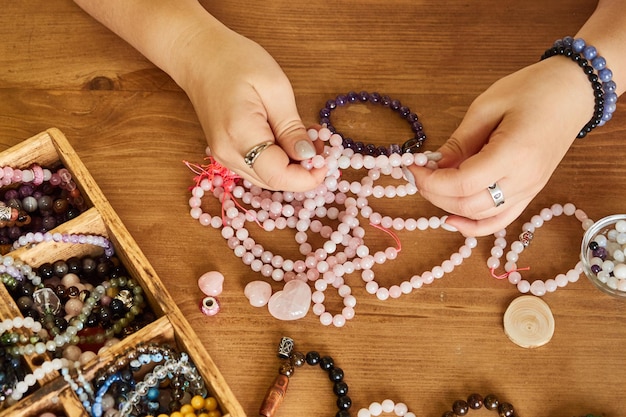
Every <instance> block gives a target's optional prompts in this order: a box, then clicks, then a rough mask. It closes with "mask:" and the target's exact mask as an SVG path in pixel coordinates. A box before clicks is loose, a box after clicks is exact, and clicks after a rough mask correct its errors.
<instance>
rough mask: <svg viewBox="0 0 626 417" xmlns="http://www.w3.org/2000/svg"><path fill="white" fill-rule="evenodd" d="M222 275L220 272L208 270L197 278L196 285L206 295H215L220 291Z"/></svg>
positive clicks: (222, 281)
mask: <svg viewBox="0 0 626 417" xmlns="http://www.w3.org/2000/svg"><path fill="white" fill-rule="evenodd" d="M223 284H224V275H222V273H221V272H217V271H209V272H205V273H204V274H202V276H201V277H200V278H198V287H200V291H202V292H203V293H205V294H206V295H209V296H213V297H216V296H218V295H220V294H221V293H222V288H223Z"/></svg>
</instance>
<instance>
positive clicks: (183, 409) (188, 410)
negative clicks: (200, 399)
mask: <svg viewBox="0 0 626 417" xmlns="http://www.w3.org/2000/svg"><path fill="white" fill-rule="evenodd" d="M180 413H181V414H182V415H183V416H185V414H189V413H194V414H195V413H196V410H194V408H193V407H192V406H191V404H185V405H183V406H182V407H180ZM185 417H186V416H185Z"/></svg>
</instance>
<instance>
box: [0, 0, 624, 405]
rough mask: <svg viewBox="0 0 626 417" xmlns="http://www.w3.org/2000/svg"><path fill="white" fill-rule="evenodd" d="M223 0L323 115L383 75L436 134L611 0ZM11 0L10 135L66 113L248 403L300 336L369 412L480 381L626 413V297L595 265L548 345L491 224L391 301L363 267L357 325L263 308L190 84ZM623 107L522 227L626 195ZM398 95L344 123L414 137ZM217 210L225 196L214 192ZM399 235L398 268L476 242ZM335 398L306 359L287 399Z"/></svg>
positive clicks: (598, 211)
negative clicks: (335, 100)
mask: <svg viewBox="0 0 626 417" xmlns="http://www.w3.org/2000/svg"><path fill="white" fill-rule="evenodd" d="M205 3H206V7H207V8H208V9H209V10H210V11H211V12H212V13H213V14H214V15H215V16H216V17H217V18H219V19H220V20H222V21H223V22H224V23H226V24H227V25H229V26H230V27H231V28H233V29H235V30H236V31H238V32H240V33H241V34H243V35H245V36H248V37H250V38H252V39H254V40H255V41H257V42H259V43H260V44H261V45H263V46H264V47H265V48H266V49H267V50H268V51H269V52H270V53H271V54H272V55H273V56H274V57H275V59H276V60H277V61H278V63H279V64H280V65H281V66H282V68H283V69H284V71H285V72H286V74H287V75H288V77H289V78H290V80H291V81H292V83H293V88H294V92H295V95H296V99H297V103H298V106H299V110H300V113H301V116H302V118H303V120H304V121H305V123H306V124H312V123H315V122H316V121H317V113H318V110H319V109H320V108H321V107H322V106H323V104H324V103H325V101H326V100H327V99H329V98H332V97H334V96H336V95H337V94H340V93H347V92H348V91H351V90H354V91H361V90H366V91H378V92H381V93H385V94H389V95H390V96H392V97H394V98H398V99H399V100H401V101H402V102H403V103H404V104H406V105H408V106H409V107H411V109H413V110H414V111H415V112H416V113H417V114H418V115H419V116H420V118H421V120H422V121H423V123H424V128H425V131H426V133H427V135H428V137H429V139H428V142H427V148H428V149H436V148H437V147H438V146H439V145H440V144H441V143H443V142H444V141H445V139H446V138H447V137H448V136H449V135H450V133H451V132H452V131H453V130H454V128H455V126H457V125H458V124H459V122H460V121H461V118H462V117H463V114H464V112H465V110H466V109H467V107H468V106H469V104H470V103H471V101H472V100H473V99H474V98H475V97H476V96H477V95H478V94H479V93H481V92H482V91H484V89H486V88H487V87H488V86H489V85H490V84H491V83H493V82H494V81H496V80H497V79H499V78H500V77H502V76H505V75H507V74H509V73H511V72H513V71H515V70H517V69H519V68H521V67H523V66H525V65H528V64H530V63H532V62H535V61H536V60H538V58H539V56H540V55H541V53H542V52H543V51H544V50H545V49H546V48H547V47H549V46H550V45H551V43H552V42H553V40H554V39H557V38H560V37H563V36H565V35H569V34H574V33H575V32H576V31H577V29H578V28H579V26H580V25H582V23H583V22H584V21H585V20H586V18H587V17H588V15H589V14H590V13H591V12H592V10H593V8H594V7H595V2H593V1H582V0H574V1H565V0H554V1H550V2H547V1H536V0H529V1H523V2H513V1H508V0H504V1H502V0H482V1H478V2H467V1H460V0H450V1H445V2H441V1H426V0H411V1H409V0H384V1H380V0H379V1H374V0H354V1H338V2H332V3H331V2H319V1H301V0H289V1H287V0H273V1H267V0H265V1H256V0H246V1H243V0H231V1H221V2H210V1H205ZM3 10H4V11H3V13H2V14H0V60H1V61H0V146H1V147H2V149H4V148H8V147H10V146H12V145H14V144H16V143H18V142H20V141H21V140H23V139H26V138H28V137H30V136H32V135H34V134H36V133H39V132H40V131H43V130H45V129H47V128H49V127H58V128H59V129H61V130H62V131H63V132H64V133H65V135H66V136H67V137H68V139H69V141H70V142H71V144H72V145H73V146H74V148H75V149H76V151H77V153H78V155H79V156H80V158H81V159H82V160H83V162H84V163H85V165H86V166H87V168H88V169H89V170H90V172H91V173H92V175H93V177H94V178H95V180H96V181H97V182H98V184H99V185H100V187H101V188H102V190H103V192H104V194H105V195H106V196H107V197H108V199H109V200H110V203H111V205H112V206H113V208H114V209H115V210H116V211H117V213H118V214H119V216H120V217H121V218H122V220H123V222H124V223H125V225H126V226H127V228H128V229H129V231H130V232H131V234H132V235H133V237H134V238H135V240H136V241H137V243H138V245H139V246H140V248H141V249H142V250H143V251H144V253H145V254H146V256H147V258H148V259H149V261H150V262H151V263H152V265H153V266H154V268H155V269H156V271H157V273H158V274H159V275H160V277H161V278H162V280H163V281H164V282H165V284H166V286H167V288H168V290H169V291H170V292H171V293H172V294H173V296H174V297H175V299H176V300H177V303H178V306H179V307H180V308H181V309H182V310H183V312H184V313H185V314H186V316H187V317H188V318H189V321H190V323H191V324H192V326H193V327H194V329H195V330H196V331H197V332H198V335H199V337H200V338H201V339H202V342H203V344H204V346H206V348H207V350H208V351H209V352H210V354H211V356H212V357H213V359H214V360H215V362H216V363H217V365H218V367H219V368H220V370H221V372H222V374H223V375H224V377H225V379H226V381H227V382H228V384H229V385H230V387H231V389H232V391H233V392H234V394H235V395H236V396H237V398H238V400H239V402H240V403H241V404H242V406H243V408H244V409H245V410H246V412H247V413H248V415H250V416H255V415H257V413H258V408H259V405H260V404H261V401H262V398H263V396H264V394H265V391H266V389H267V388H268V386H269V385H270V384H271V382H272V381H273V379H274V377H275V375H276V372H277V366H278V359H277V357H276V347H277V344H278V341H279V339H280V338H281V336H284V335H287V336H290V337H292V338H294V339H295V341H296V345H297V347H298V349H300V350H302V351H308V350H318V351H319V352H320V353H323V354H327V355H330V356H332V357H333V358H334V359H335V363H336V365H337V366H340V367H341V368H342V369H343V370H344V372H345V375H346V377H345V380H346V382H347V383H348V384H349V387H350V396H351V398H352V400H353V408H352V410H353V413H352V415H356V411H357V410H358V409H359V408H361V407H364V406H367V405H369V404H370V402H372V401H381V400H383V399H385V398H391V399H393V400H394V401H396V402H398V401H403V402H405V403H406V404H407V405H408V406H409V409H410V410H412V411H413V412H414V413H415V414H416V415H418V416H428V417H437V416H440V415H441V414H442V413H443V412H444V411H446V410H448V409H449V407H450V406H451V404H452V402H453V401H455V400H456V399H460V398H465V397H467V396H468V395H469V394H471V393H473V392H478V393H481V394H482V395H486V394H488V393H494V394H496V395H498V396H499V397H500V398H501V399H502V400H506V401H509V402H511V403H512V404H513V405H514V406H515V407H516V409H517V411H518V413H519V415H520V416H523V417H537V416H563V417H570V416H582V415H585V414H587V413H594V414H596V415H602V416H605V417H623V416H624V415H625V413H626V412H625V411H624V410H625V409H626V396H625V395H624V392H625V391H624V387H625V386H626V355H625V353H626V325H625V323H626V304H625V301H624V300H619V299H615V298H612V297H610V296H607V295H605V294H603V293H601V292H600V291H598V290H596V289H595V288H594V287H593V285H592V284H591V283H590V282H589V281H588V280H587V279H586V278H584V277H582V278H581V279H580V280H579V281H578V282H576V283H572V284H570V285H569V286H567V287H566V288H563V289H559V290H558V291H556V292H555V293H551V294H548V295H546V296H545V297H544V298H543V299H544V300H545V301H546V302H547V303H548V304H549V306H550V307H551V309H552V312H553V314H554V317H555V320H556V330H555V334H554V337H553V339H552V340H551V341H550V342H549V343H548V344H547V345H545V346H543V347H540V348H537V349H524V348H521V347H519V346H517V345H515V344H513V343H512V342H511V341H510V340H509V339H508V338H507V336H506V335H505V333H504V330H503V325H502V318H503V313H504V311H505V309H506V307H507V306H508V305H509V303H510V302H511V301H512V300H513V299H515V298H516V297H518V296H519V295H520V294H519V292H518V291H517V289H516V288H515V287H514V286H512V285H511V284H509V283H508V282H504V281H497V280H495V279H494V278H492V277H491V276H490V273H489V271H488V270H487V267H486V259H487V257H488V256H489V251H490V249H491V247H492V245H493V238H492V237H483V238H480V239H479V244H478V247H477V248H476V250H475V251H474V253H473V254H472V256H471V257H470V258H469V259H467V260H466V261H465V262H464V263H463V264H462V265H461V266H460V267H458V268H457V269H455V271H453V273H451V274H449V275H446V276H445V277H444V278H443V279H441V280H438V281H436V282H435V283H433V284H431V285H429V286H425V287H424V288H422V289H420V290H416V291H414V292H413V293H411V294H410V295H407V296H403V297H401V298H400V299H398V300H387V301H378V300H377V299H376V298H375V297H373V296H371V295H369V294H367V293H366V291H365V289H364V285H363V283H362V282H361V280H360V278H359V277H358V276H351V277H348V279H347V281H348V283H349V284H350V285H351V286H352V289H353V293H354V294H355V296H356V298H357V301H358V304H357V308H356V317H355V318H354V319H353V320H352V321H350V322H348V324H347V325H346V326H345V327H343V328H335V327H332V326H331V327H325V326H323V325H321V324H320V323H319V321H318V318H317V316H315V315H313V314H312V313H310V314H309V315H308V316H307V317H305V318H304V319H301V320H299V321H293V322H284V321H278V320H276V319H274V318H273V317H271V316H270V314H269V313H268V311H267V309H266V308H255V307H252V306H250V304H249V303H248V300H247V299H246V297H245V296H244V293H243V289H244V287H245V285H246V284H247V283H248V282H250V281H253V280H258V279H263V278H262V277H261V275H260V274H258V273H254V272H252V271H251V270H250V269H249V268H248V267H247V266H245V265H243V264H242V263H241V261H240V259H239V258H237V257H236V256H235V255H234V254H233V253H232V252H231V251H230V250H229V249H228V248H227V246H226V243H225V241H224V240H223V239H222V238H221V236H220V234H219V232H218V231H216V230H215V229H212V228H204V227H202V226H200V225H199V224H198V223H197V222H196V221H195V220H193V219H192V218H191V217H190V215H189V210H188V206H187V200H188V198H189V190H188V189H189V187H190V186H191V185H192V173H191V172H190V171H189V170H188V169H187V168H186V167H185V166H184V165H183V163H182V161H183V160H188V161H192V162H202V158H203V155H204V154H203V152H204V148H205V145H206V142H205V139H204V136H203V132H202V130H201V128H200V125H199V123H198V120H197V117H196V115H195V113H194V110H193V108H192V106H191V104H190V103H189V101H188V99H187V97H186V95H185V94H184V93H183V92H182V91H181V90H180V89H179V88H178V86H177V85H176V84H175V83H174V82H172V81H171V79H170V78H169V77H168V76H167V75H166V74H164V73H163V72H161V71H160V70H159V69H157V68H155V67H154V66H153V65H152V64H151V63H150V62H148V61H147V60H146V59H145V58H143V57H142V56H141V55H140V54H138V53H137V52H136V51H135V50H133V49H132V48H131V47H130V46H128V45H127V44H126V43H124V42H123V41H122V40H120V39H119V38H117V37H116V36H115V35H114V34H112V33H111V32H109V31H108V30H107V29H105V28H104V27H102V26H101V25H99V24H98V23H97V22H96V21H94V20H92V19H91V18H90V17H89V16H88V15H86V14H85V13H83V12H82V10H80V9H79V8H78V7H77V6H75V5H74V3H72V2H71V1H69V0H63V1H54V2H49V1H45V2H44V1H40V0H29V1H23V0H21V1H13V2H5V4H4V6H3ZM624 109H625V107H623V106H621V105H618V109H617V112H616V113H615V115H614V118H613V120H612V121H611V122H610V123H609V124H607V125H606V126H604V127H602V128H600V129H598V130H597V131H596V132H593V133H592V134H591V135H590V136H589V137H588V138H586V139H584V140H582V141H578V142H576V143H575V144H574V146H573V147H572V148H571V149H570V151H569V153H568V154H567V155H566V157H565V159H564V160H563V162H562V164H561V165H560V167H559V168H558V169H557V170H556V172H555V173H554V175H553V177H552V178H551V179H550V182H549V183H548V185H547V186H546V188H545V189H544V190H543V191H542V192H541V193H540V194H539V195H538V196H537V197H536V198H535V200H534V201H533V202H532V203H531V204H530V206H529V208H528V209H527V210H526V211H525V212H524V213H523V214H522V215H521V217H520V218H519V219H518V220H517V221H516V222H515V223H514V224H513V225H511V226H510V227H509V229H508V230H509V235H510V236H517V234H518V233H519V231H520V229H521V225H522V223H523V222H525V221H528V220H529V219H530V217H531V216H532V215H534V214H536V213H538V212H539V210H540V209H541V208H543V207H549V206H550V205H552V204H553V203H566V202H572V203H574V204H575V205H576V206H577V207H579V208H581V209H583V210H585V211H586V212H587V214H588V215H589V217H591V218H593V219H599V218H601V217H604V216H606V215H609V214H614V213H623V212H625V211H626V198H625V196H626V164H625V163H624V160H626V141H625V140H624V136H625V134H626V111H625V110H624ZM388 112H389V111H388V110H385V109H382V108H380V109H377V108H375V107H361V106H352V107H347V108H345V110H341V111H337V112H336V114H333V118H334V119H333V120H335V121H336V125H337V126H338V127H340V128H341V129H343V130H344V131H345V132H346V133H350V134H351V135H352V136H354V137H358V138H361V139H363V140H365V141H373V142H376V143H381V144H384V143H388V144H389V143H394V142H398V141H403V140H402V139H398V138H403V137H404V138H406V137H408V135H409V134H410V131H409V129H408V126H406V125H405V124H404V123H403V122H402V121H401V120H400V119H399V118H397V117H396V116H393V115H391V114H390V113H388ZM528 134H529V135H532V134H533V126H532V125H531V126H528ZM512 169H515V167H512ZM377 204H378V203H377ZM398 206H400V207H398ZM377 207H378V208H379V209H380V210H382V211H384V210H387V211H385V212H386V213H390V214H394V215H404V216H416V217H417V216H426V217H429V216H433V215H442V214H443V213H442V212H441V211H440V210H439V209H437V208H435V207H433V206H432V205H430V204H429V203H427V202H425V201H424V200H423V199H421V198H420V197H414V198H412V199H411V200H410V203H407V204H401V205H398V204H393V205H390V204H384V203H381V204H380V205H379V206H377ZM210 210H212V211H213V212H214V213H216V212H217V210H219V207H218V206H217V204H216V203H215V202H213V203H212V204H211V205H210ZM369 235H372V236H373V237H372V240H371V246H373V247H376V245H379V246H381V247H385V246H389V245H391V244H393V242H391V241H390V238H389V237H388V236H386V235H384V234H383V233H380V234H378V235H376V234H375V233H374V232H372V233H370V234H369ZM255 236H258V237H259V238H258V239H259V241H261V242H262V243H263V245H264V246H265V247H266V248H267V249H269V250H271V251H274V252H275V253H284V254H285V255H286V257H287V256H292V257H293V256H294V255H293V252H294V248H293V246H294V245H293V244H292V243H291V242H292V241H291V240H290V239H291V237H289V239H285V237H286V236H287V235H285V234H283V233H270V234H267V233H266V234H261V233H256V234H255ZM581 237H582V229H581V228H580V223H579V222H578V221H576V220H575V219H573V218H565V217H564V216H562V217H560V218H556V219H555V220H553V221H551V222H549V223H547V224H546V225H544V227H542V228H541V229H540V230H539V231H538V233H537V235H536V238H535V241H534V242H533V244H532V245H531V246H530V247H529V248H528V249H527V250H526V251H525V252H524V254H523V255H522V259H521V260H520V265H522V264H524V265H529V266H531V267H532V269H531V270H530V271H529V272H526V273H525V274H526V276H527V277H528V278H529V279H530V280H533V279H547V278H552V277H554V276H555V275H556V274H558V273H561V272H566V271H567V270H569V269H570V268H572V267H573V266H574V264H575V263H576V262H577V259H578V252H579V244H580V240H581ZM401 239H403V240H402V241H403V245H404V246H403V248H404V250H403V252H401V256H400V257H399V259H398V260H397V261H395V262H393V263H390V264H388V265H383V266H382V267H381V268H378V269H377V277H378V278H379V279H380V280H381V282H382V283H384V284H386V285H391V284H392V283H396V282H400V281H401V280H404V279H407V278H408V277H410V276H411V275H413V274H415V273H421V272H422V271H424V270H427V269H430V268H431V267H432V266H434V265H435V264H437V263H440V262H441V261H442V260H443V259H444V258H445V257H447V256H449V254H450V253H451V252H453V251H455V250H457V249H458V247H459V246H460V245H461V244H462V241H463V239H462V237H461V236H460V235H457V234H452V233H449V232H445V231H441V230H437V231H431V232H423V233H413V234H408V233H407V234H406V235H402V236H401ZM210 270H218V271H221V272H222V273H223V274H224V275H225V276H226V282H225V286H224V292H223V294H222V295H221V296H220V301H221V303H222V311H221V312H220V313H219V314H218V315H217V316H216V317H212V318H209V317H205V316H203V315H202V314H201V313H200V311H199V310H198V302H199V300H200V298H201V296H202V294H201V292H200V291H199V289H198V287H197V278H198V277H199V276H200V275H201V274H203V273H204V272H206V271H210ZM273 288H274V290H279V289H280V288H281V286H280V285H279V283H273ZM339 306H340V301H339V299H338V297H334V296H332V295H329V301H328V308H329V309H330V310H332V311H336V310H337V308H338V307H339ZM334 403H335V396H334V394H333V393H332V388H331V384H330V382H329V381H328V378H327V377H326V375H324V373H323V372H321V371H318V370H312V369H302V370H298V371H297V372H296V375H295V376H294V377H293V378H292V379H291V382H290V387H289V392H288V394H287V397H286V399H285V402H284V403H283V406H282V408H281V409H280V412H279V416H280V417H284V416H320V415H324V416H333V415H334V414H335V412H336V408H335V404H334ZM492 414H495V413H493V412H487V411H484V410H483V411H472V412H470V415H471V416H474V415H476V416H477V417H478V416H482V415H492Z"/></svg>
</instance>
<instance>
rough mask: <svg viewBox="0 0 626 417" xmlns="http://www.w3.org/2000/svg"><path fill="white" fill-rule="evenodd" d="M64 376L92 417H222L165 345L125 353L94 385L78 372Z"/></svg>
mask: <svg viewBox="0 0 626 417" xmlns="http://www.w3.org/2000/svg"><path fill="white" fill-rule="evenodd" d="M62 373H63V376H64V378H65V379H66V381H67V382H68V383H69V385H70V386H71V387H72V389H73V390H74V392H75V393H76V394H77V396H78V397H79V399H80V400H81V402H82V404H83V406H84V407H85V409H86V410H87V412H88V414H89V415H90V416H92V417H103V416H106V417H122V416H123V417H128V416H132V417H144V416H151V417H154V416H159V417H162V416H170V417H171V416H174V417H178V416H182V417H190V416H202V417H221V415H222V412H221V411H220V409H219V404H218V402H217V400H216V398H215V397H213V396H210V395H209V392H208V390H207V388H206V386H205V384H204V380H203V379H202V377H201V375H200V374H199V372H198V369H197V368H196V366H195V365H194V364H193V362H191V360H190V358H189V356H188V355H187V354H186V353H185V352H180V351H177V350H176V349H173V348H172V347H170V346H169V345H167V344H156V343H154V344H145V345H139V346H137V347H135V348H132V349H129V350H127V351H126V352H124V353H123V354H121V355H119V356H117V357H116V358H115V359H114V360H112V361H111V363H109V364H108V365H107V366H105V367H104V368H102V369H101V370H100V371H99V372H98V373H97V374H96V376H95V377H94V379H93V380H92V381H87V380H86V379H85V378H83V377H82V374H81V373H80V368H75V369H74V370H72V369H70V368H64V369H63V370H62Z"/></svg>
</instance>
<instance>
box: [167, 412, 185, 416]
mask: <svg viewBox="0 0 626 417" xmlns="http://www.w3.org/2000/svg"><path fill="white" fill-rule="evenodd" d="M170 417H185V416H184V415H183V413H181V412H180V411H174V412H173V413H172V414H170Z"/></svg>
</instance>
